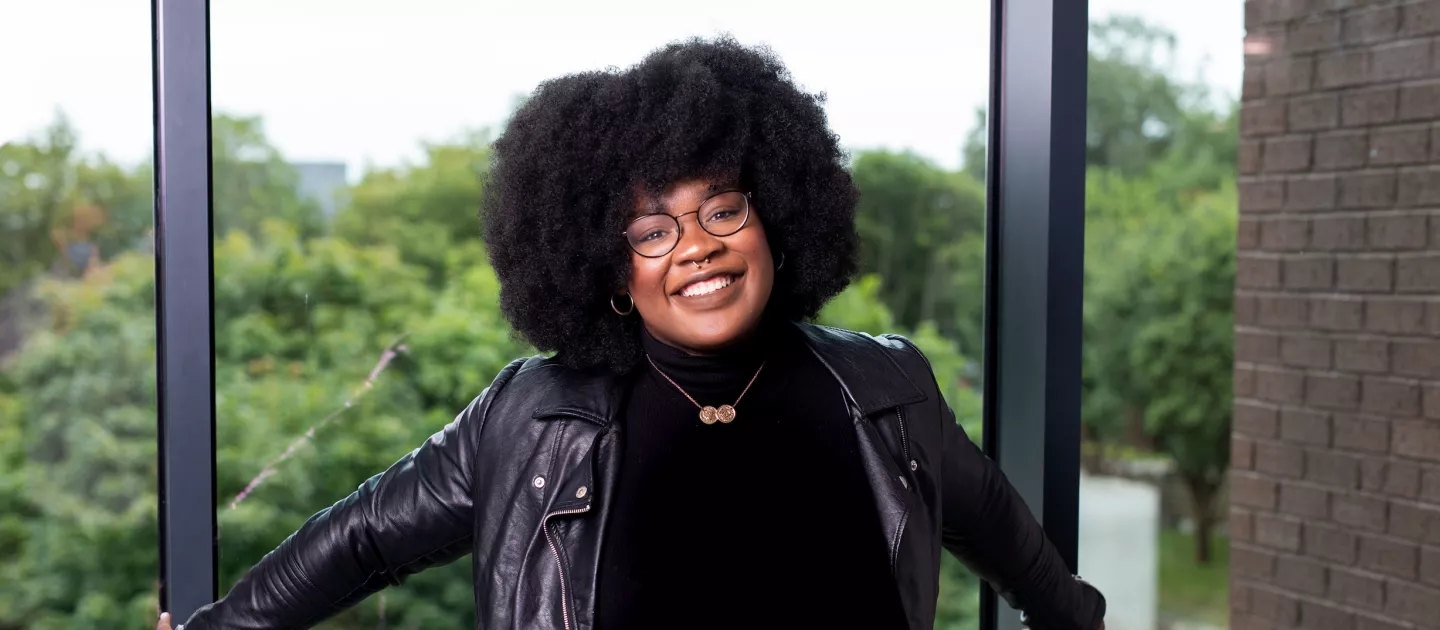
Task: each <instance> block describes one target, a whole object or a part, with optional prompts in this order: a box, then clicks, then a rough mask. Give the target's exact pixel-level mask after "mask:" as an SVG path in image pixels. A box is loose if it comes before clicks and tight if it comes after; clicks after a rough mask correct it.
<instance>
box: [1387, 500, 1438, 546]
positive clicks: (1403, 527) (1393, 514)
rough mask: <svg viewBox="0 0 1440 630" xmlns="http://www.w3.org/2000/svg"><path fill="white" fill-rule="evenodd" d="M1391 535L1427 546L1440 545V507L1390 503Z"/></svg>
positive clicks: (1400, 502)
mask: <svg viewBox="0 0 1440 630" xmlns="http://www.w3.org/2000/svg"><path fill="white" fill-rule="evenodd" d="M1390 534H1391V535H1392V536H1399V537H1401V538H1404V539H1406V540H1410V541H1414V542H1418V543H1421V544H1426V545H1440V507H1435V506H1428V505H1417V504H1414V503H1409V502H1404V501H1391V502H1390Z"/></svg>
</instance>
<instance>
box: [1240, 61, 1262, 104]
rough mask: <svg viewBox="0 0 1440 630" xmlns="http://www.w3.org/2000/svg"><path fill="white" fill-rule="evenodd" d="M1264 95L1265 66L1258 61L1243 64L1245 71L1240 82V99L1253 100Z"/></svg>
mask: <svg viewBox="0 0 1440 630" xmlns="http://www.w3.org/2000/svg"><path fill="white" fill-rule="evenodd" d="M1264 97H1265V66H1264V65H1262V64H1259V63H1247V64H1245V73H1244V75H1243V78H1242V79H1241V84H1240V100H1242V101H1253V100H1255V99H1257V98H1264Z"/></svg>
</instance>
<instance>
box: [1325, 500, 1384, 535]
mask: <svg viewBox="0 0 1440 630" xmlns="http://www.w3.org/2000/svg"><path fill="white" fill-rule="evenodd" d="M1385 507H1386V503H1385V500H1384V499H1380V498H1376V497H1371V496H1365V495H1359V494H1335V495H1331V496H1330V515H1331V518H1332V519H1334V520H1335V522H1336V523H1338V524H1340V525H1348V526H1350V527H1358V528H1360V529H1366V530H1369V531H1373V532H1383V531H1385V513H1386V509H1385Z"/></svg>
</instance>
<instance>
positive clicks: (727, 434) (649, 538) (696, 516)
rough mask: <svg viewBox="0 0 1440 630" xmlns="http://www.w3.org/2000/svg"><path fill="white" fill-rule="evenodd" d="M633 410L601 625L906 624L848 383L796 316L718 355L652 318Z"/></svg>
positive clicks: (606, 562)
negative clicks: (706, 418) (712, 416)
mask: <svg viewBox="0 0 1440 630" xmlns="http://www.w3.org/2000/svg"><path fill="white" fill-rule="evenodd" d="M642 343H643V347H644V349H645V352H646V353H647V354H648V355H649V356H650V358H651V359H653V360H654V362H655V364H656V365H657V366H658V367H659V369H660V370H663V371H664V372H665V374H666V375H668V376H669V377H670V378H671V379H673V380H674V381H675V382H676V383H677V384H679V385H680V386H681V387H683V388H684V389H685V391H686V392H688V393H689V394H690V395H691V396H693V397H694V398H695V399H696V400H697V401H699V402H700V403H701V404H705V405H713V406H716V407H718V406H720V405H721V404H731V403H734V402H735V399H736V397H737V396H738V395H739V394H740V392H741V391H742V390H743V389H744V388H745V384H746V383H747V382H749V381H750V379H751V377H752V376H754V374H755V372H756V369H757V368H759V366H760V364H761V362H762V361H763V362H764V364H765V367H764V369H763V370H762V371H761V372H760V376H759V377H758V378H756V379H755V383H754V385H753V386H751V388H750V391H749V392H748V393H746V394H745V397H744V399H743V400H741V401H740V403H739V404H738V405H736V406H735V409H736V412H737V414H736V418H735V421H734V422H733V423H730V424H719V423H717V424H713V425H705V424H703V423H701V422H700V419H699V415H698V414H699V409H697V408H696V406H695V405H694V403H691V402H690V401H689V400H687V399H686V398H685V396H684V395H683V394H681V393H680V392H679V391H677V389H676V388H675V386H674V385H672V384H670V383H669V382H668V381H666V380H665V378H664V377H662V376H661V375H660V374H659V373H658V372H657V371H656V369H655V368H652V367H651V366H650V364H649V363H643V364H642V365H643V366H644V370H642V371H641V372H640V373H638V375H637V377H636V378H635V380H634V381H633V383H632V385H631V388H630V395H629V397H628V399H627V402H626V405H625V407H624V409H623V411H622V413H621V422H622V423H623V424H622V426H621V439H620V445H621V448H622V458H623V459H622V464H621V467H620V477H619V482H618V485H617V487H616V490H615V498H614V501H615V503H614V506H613V508H612V509H611V512H610V522H609V524H608V525H607V528H606V531H607V533H606V535H605V538H604V543H603V546H602V548H601V555H600V558H601V565H600V575H599V593H598V596H597V597H598V601H597V602H596V606H597V611H596V617H597V626H598V628H600V630H620V629H626V630H628V629H646V628H773V627H801V626H804V627H843V628H867V629H868V628H881V629H883V628H902V627H904V625H905V622H904V615H903V612H902V610H901V607H900V600H899V596H898V593H897V590H896V586H895V581H894V578H893V577H892V576H891V573H890V565H889V559H888V555H887V554H886V543H885V537H884V535H883V533H882V531H881V528H880V522H879V517H878V516H877V514H876V512H875V501H874V498H873V496H872V493H871V490H870V488H869V486H868V484H867V482H866V480H865V476H864V472H863V469H862V467H861V462H860V456H859V447H858V443H857V440H856V437H855V429H854V427H853V425H852V424H851V421H850V418H849V415H848V413H847V412H846V408H845V404H844V400H843V393H842V391H841V389H840V385H839V383H838V382H836V381H835V379H834V377H833V376H832V375H831V374H830V372H829V371H828V370H827V369H826V368H825V366H824V365H823V364H821V363H820V362H819V359H817V358H816V357H815V356H814V355H813V354H812V353H811V352H810V351H809V349H808V348H807V347H805V345H804V341H803V339H802V338H801V336H800V334H799V331H797V330H796V329H795V328H794V327H793V326H790V325H788V324H782V325H778V326H772V327H768V328H767V329H765V330H764V331H762V332H761V333H760V334H758V335H756V336H755V337H754V338H752V339H750V340H748V341H747V342H745V343H743V344H740V345H739V346H737V347H735V348H733V349H730V350H728V351H727V352H725V353H724V354H722V355H718V356H693V355H687V354H685V353H684V352H681V351H680V350H677V349H675V348H673V347H670V346H668V345H665V344H664V343H661V342H660V341H658V340H656V339H655V338H654V337H652V336H650V335H649V334H648V333H643V340H642Z"/></svg>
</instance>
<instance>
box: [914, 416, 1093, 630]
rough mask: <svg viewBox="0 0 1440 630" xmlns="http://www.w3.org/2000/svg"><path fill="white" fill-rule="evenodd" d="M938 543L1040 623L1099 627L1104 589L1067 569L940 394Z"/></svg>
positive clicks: (1069, 628)
mask: <svg viewBox="0 0 1440 630" xmlns="http://www.w3.org/2000/svg"><path fill="white" fill-rule="evenodd" d="M940 406H941V407H942V413H941V423H942V425H943V427H942V429H941V430H942V435H943V439H944V445H943V446H944V455H943V461H944V464H943V466H942V470H941V474H942V475H943V478H942V479H941V487H942V492H941V510H942V516H941V521H942V523H941V543H942V544H943V545H944V546H945V548H946V549H948V550H950V552H951V553H953V554H955V556H956V557H958V558H959V559H960V560H961V561H962V562H963V563H965V565H966V566H968V567H969V568H970V570H972V571H974V572H975V573H976V574H977V575H979V576H980V577H981V578H983V579H984V580H985V581H986V582H989V583H990V584H991V586H993V587H994V588H995V590H996V591H997V592H998V593H1000V595H1001V596H1002V597H1004V598H1005V600H1006V601H1007V602H1009V603H1010V605H1011V606H1012V607H1014V608H1017V609H1019V610H1021V611H1023V612H1024V614H1025V617H1026V620H1027V622H1028V623H1027V625H1028V626H1029V627H1031V628H1035V629H1036V630H1097V629H1099V628H1101V627H1103V623H1104V620H1105V598H1104V596H1102V595H1101V594H1100V591H1098V590H1096V589H1095V587H1093V586H1091V585H1089V584H1088V583H1086V582H1083V581H1081V580H1079V579H1078V578H1077V577H1076V576H1073V575H1071V574H1070V571H1069V569H1067V568H1066V566H1065V561H1064V560H1062V559H1061V558H1060V553H1059V552H1058V551H1056V549H1055V547H1054V546H1053V545H1051V544H1050V541H1049V540H1048V539H1046V538H1045V531H1044V530H1043V529H1042V528H1041V527H1040V523H1038V522H1036V520H1035V517H1034V516H1033V515H1031V513H1030V510H1029V508H1028V507H1026V505H1025V501H1024V499H1022V498H1021V497H1020V493H1019V492H1017V491H1016V490H1015V488H1014V487H1013V486H1011V485H1010V481H1009V480H1008V479H1006V478H1005V473H1003V472H1001V471H1000V467H999V466H998V465H997V464H996V463H995V462H994V461H993V460H991V459H990V458H988V457H986V456H985V454H984V453H983V452H981V451H980V449H979V447H977V446H975V444H974V443H973V442H971V441H970V438H969V437H967V436H966V435H965V430H964V429H963V428H961V427H960V425H959V424H958V423H956V422H955V414H954V412H953V411H951V410H950V407H949V405H946V404H945V402H944V401H943V400H942V401H941V402H940Z"/></svg>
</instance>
